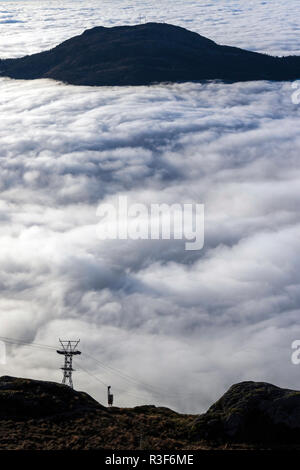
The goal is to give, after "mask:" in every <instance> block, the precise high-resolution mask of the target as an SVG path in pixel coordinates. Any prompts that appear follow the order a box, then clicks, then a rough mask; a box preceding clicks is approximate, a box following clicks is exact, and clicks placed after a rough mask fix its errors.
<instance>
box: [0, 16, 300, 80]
mask: <svg viewBox="0 0 300 470" xmlns="http://www.w3.org/2000/svg"><path fill="white" fill-rule="evenodd" d="M0 70H1V72H0V73H1V75H3V76H8V77H11V78H19V79H36V78H53V79H55V80H60V81H63V82H66V83H70V84H74V85H97V86H101V85H150V84H153V83H158V82H186V81H201V80H215V79H218V80H225V81H242V80H294V79H298V78H300V58H299V57H287V58H278V57H270V56H267V55H264V54H258V53H255V52H249V51H244V50H242V49H238V48H236V47H228V46H220V45H218V44H216V43H215V42H214V41H211V40H210V39H207V38H205V37H203V36H201V35H199V34H197V33H194V32H192V31H188V30H187V29H184V28H181V27H179V26H175V25H171V24H167V23H146V24H140V25H135V26H114V27H112V28H105V27H103V26H98V27H95V28H92V29H89V30H87V31H85V32H84V33H82V34H81V35H79V36H75V37H73V38H71V39H68V40H67V41H65V42H63V43H62V44H60V45H58V46H56V47H55V48H53V49H51V50H49V51H45V52H41V53H39V54H33V55H31V56H26V57H23V58H20V59H7V60H2V61H0Z"/></svg>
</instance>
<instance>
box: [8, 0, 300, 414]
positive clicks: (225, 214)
mask: <svg viewBox="0 0 300 470" xmlns="http://www.w3.org/2000/svg"><path fill="white" fill-rule="evenodd" d="M199 3H200V2H197V4H196V3H195V2H187V6H186V7H185V8H183V7H182V6H181V5H180V2H177V3H175V7H174V9H173V10H172V13H168V11H170V10H168V8H167V6H168V5H169V3H168V2H166V3H165V6H164V7H163V9H162V15H164V14H165V15H167V13H168V14H169V15H171V20H172V22H175V23H177V24H183V25H185V26H188V24H187V20H188V18H191V17H193V18H196V19H195V20H193V22H192V23H191V25H190V27H191V29H195V30H196V29H197V28H198V30H199V32H200V26H199V25H200V19H199V18H201V32H202V33H205V34H206V35H207V36H210V37H212V38H213V39H217V40H220V38H221V31H223V34H224V35H228V34H229V33H231V31H229V30H228V28H225V27H224V28H223V27H222V26H221V24H222V23H221V18H223V21H224V22H226V21H227V22H231V24H232V25H233V28H232V36H231V38H232V41H229V40H227V39H228V38H226V36H224V41H223V42H227V43H233V42H237V41H238V40H240V39H241V37H242V35H243V40H244V41H247V40H249V37H250V36H249V35H247V31H246V32H244V31H243V30H242V29H241V28H242V25H243V21H245V15H246V13H247V12H248V13H249V12H250V13H251V11H252V10H251V8H252V6H251V7H249V6H248V7H247V8H246V7H243V8H242V7H239V8H238V9H237V11H236V12H235V11H234V9H233V8H232V4H233V3H235V4H237V2H224V1H223V2H217V3H218V4H219V7H218V8H217V6H216V2H214V4H209V3H207V5H206V8H204V4H202V5H201V7H200V6H198V4H199ZM253 3H256V2H253ZM257 3H258V2H257ZM122 4H123V3H122ZM229 4H231V9H229V6H228V7H227V5H229ZM30 5H31V3H26V4H25V5H23V6H22V7H21V6H18V4H17V2H16V4H13V3H10V4H8V3H6V2H1V6H2V10H3V12H4V11H5V12H6V13H5V14H4V13H3V12H2V15H4V16H5V15H9V14H10V13H9V11H10V12H11V17H10V21H24V24H25V26H23V24H21V23H20V24H18V23H10V26H9V27H11V26H12V29H11V30H10V31H11V36H10V33H9V32H8V33H7V34H6V35H5V37H4V43H5V41H7V43H6V46H7V49H6V53H7V54H8V55H13V54H14V53H16V55H19V53H20V51H21V52H22V53H24V51H25V49H26V47H28V50H30V51H32V50H34V47H36V45H37V40H36V37H35V41H33V39H34V35H33V31H34V29H35V28H37V29H35V31H36V33H37V32H38V31H43V32H44V33H45V34H44V35H43V40H42V42H41V43H38V47H40V48H41V49H44V48H45V46H46V45H47V46H48V45H49V44H51V43H53V42H55V41H56V40H57V39H58V38H59V39H61V38H62V36H63V35H65V36H66V37H67V36H69V35H72V34H74V32H75V30H76V32H80V31H81V29H84V28H85V27H86V26H91V25H92V24H100V20H99V18H98V16H97V15H100V13H99V11H98V13H97V14H96V12H95V10H94V9H93V7H88V8H86V9H85V7H84V6H83V4H82V3H80V4H79V3H78V4H77V3H75V5H74V7H73V8H72V9H71V10H70V9H66V8H65V7H64V8H63V9H61V10H60V9H58V6H57V4H55V5H54V4H53V5H52V4H50V7H51V8H53V13H52V15H53V16H52V17H51V15H50V13H49V9H50V7H49V9H48V10H47V9H46V8H43V9H41V8H39V9H38V10H35V12H34V13H33V19H32V22H30V23H29V22H28V17H29V13H30V11H31V10H30ZM147 5H148V6H149V5H150V3H148V4H146V7H145V8H147ZM251 5H252V3H251ZM259 5H260V6H259ZM259 5H257V8H258V10H257V15H258V18H260V20H261V21H262V22H263V24H264V25H265V27H266V28H267V27H269V26H270V24H271V20H272V19H273V20H274V18H275V17H276V18H278V21H277V22H275V25H273V27H274V28H277V29H278V31H279V29H280V27H281V12H282V9H281V7H279V6H278V5H279V2H276V1H274V5H275V6H276V8H273V9H271V8H269V9H268V12H269V16H270V18H269V17H268V18H266V19H264V16H263V13H262V11H266V10H263V9H264V8H265V6H264V4H263V3H260V4H259ZM94 8H96V7H94ZM36 11H39V12H40V13H42V16H41V18H40V19H38V16H37V15H38V13H36ZM119 11H120V12H121V13H120V18H118V19H115V20H113V21H114V22H115V23H118V22H119V23H121V22H125V20H124V18H125V19H127V20H126V21H128V22H130V21H131V22H135V20H136V18H135V16H134V15H138V14H139V12H140V4H139V3H136V7H135V8H134V9H132V8H130V7H129V6H127V7H126V8H125V6H124V7H123V9H122V8H120V10H119ZM191 11H193V12H194V15H191V13H190V12H191ZM80 12H81V15H82V16H81V17H80V15H79V13H80ZM133 12H134V14H133ZM155 12H156V13H155ZM164 12H165V13H164ZM198 12H202V13H201V15H200V13H199V14H198ZM196 13H197V14H196ZM204 13H205V14H204ZM252 14H253V17H252V18H253V19H254V18H255V16H254V13H252ZM26 15H27V16H26ZM47 15H50V16H49V22H48V24H49V32H48V33H46V27H45V21H46V20H45V18H46V17H47ZM101 15H102V17H101V18H102V22H101V23H102V24H108V21H109V18H112V17H113V15H112V10H111V9H109V8H108V6H105V8H103V9H102V10H101ZM122 15H123V16H122ZM153 15H154V16H155V15H157V17H158V15H159V11H158V10H154V13H153ZM226 15H227V16H226ZM67 17H68V18H69V19H70V21H69V22H68V28H67V29H66V28H62V27H61V26H62V24H64V22H65V21H66V18H67ZM233 17H237V20H236V21H237V23H235V20H234V21H233ZM250 17H251V14H250ZM217 18H219V21H220V25H219V28H212V27H211V26H209V25H210V24H211V23H210V21H214V25H216V24H217V23H218V22H217ZM287 18H288V16H287ZM8 19H9V18H8V16H6V20H7V21H8ZM176 19H177V20H176ZM173 20H174V21H173ZM175 20H176V21H175ZM3 21H4V20H3ZM197 21H198V23H196V22H197ZM93 22H94V23H93ZM105 22H106V23H105ZM115 23H113V24H115ZM7 24H8V23H5V25H7ZM227 24H228V23H227ZM196 25H198V26H197V28H196V27H195V26H196ZM203 25H206V28H207V30H205V31H204V32H203V31H202V29H203V28H204V26H203ZM223 26H224V25H223ZM252 26H253V22H252ZM5 27H6V28H8V26H5ZM256 27H257V26H255V28H256ZM15 28H16V29H15ZM24 28H25V29H24ZM26 28H27V29H26ZM39 28H40V29H39ZM210 28H212V29H211V31H213V30H214V31H215V37H214V36H213V35H212V34H209V29H210ZM249 28H250V26H249ZM225 29H227V32H224V31H225ZM58 30H60V34H61V36H59V35H58V34H56V33H57V31H58ZM7 31H8V30H7ZM13 31H18V34H17V35H16V34H14V37H15V43H14V44H13V42H12V36H13ZM53 31H54V32H55V34H56V35H54V33H53ZM236 31H239V35H238V34H237V33H236ZM291 31H293V32H294V35H293V39H294V41H293V45H292V46H291V43H290V40H289V37H288V36H286V37H287V40H286V41H285V42H284V43H282V44H280V48H281V50H282V51H285V52H287V51H290V50H292V47H299V49H300V45H299V44H298V45H297V41H298V42H299V39H297V34H296V29H294V30H293V29H291ZM282 34H283V35H284V32H283V33H282ZM218 35H219V36H218ZM282 37H283V36H282ZM247 38H248V39H247ZM254 38H255V40H256V41H257V42H256V47H255V48H256V49H258V50H261V49H263V50H275V48H276V47H278V44H277V45H276V38H275V39H274V35H272V37H270V36H268V34H267V32H266V29H264V30H262V31H261V33H260V34H257V35H256V31H254V33H253V37H252V40H254ZM296 39H297V40H296ZM268 41H271V42H272V43H269V45H268V44H267V43H268ZM21 42H23V45H22V47H23V49H22V47H20V48H19V44H20V43H21ZM33 43H35V46H34V47H33ZM241 45H242V46H243V47H245V43H244V44H241ZM249 46H250V42H249ZM1 47H2V46H1ZM251 48H252V47H251ZM253 48H254V47H253ZM17 51H19V52H18V54H17ZM0 90H1V102H0V112H1V129H0V149H1V150H0V152H1V158H0V166H1V171H0V191H1V198H0V224H1V231H0V247H1V248H0V266H1V270H0V289H1V297H0V315H1V331H2V335H3V336H9V337H15V338H22V339H27V340H28V341H35V342H38V343H45V344H52V345H53V344H54V345H55V341H56V339H57V338H58V337H59V336H60V337H64V336H70V337H80V338H81V345H82V350H83V351H86V352H88V353H90V354H91V355H92V356H95V357H96V358H98V359H99V360H100V361H102V362H103V363H104V364H109V365H111V366H112V367H115V368H117V369H118V370H121V371H123V372H126V374H129V375H130V376H134V377H135V378H137V379H139V380H140V381H141V382H147V383H151V385H152V387H154V388H155V390H150V389H149V387H147V386H143V385H141V384H140V385H139V384H137V383H136V382H134V381H133V380H130V379H128V380H125V379H124V377H121V375H120V374H119V375H118V374H117V375H116V374H115V373H114V372H113V371H112V370H110V369H106V368H104V369H103V368H101V367H100V365H99V364H97V363H95V362H94V361H93V360H92V359H91V358H89V357H85V356H84V355H83V356H82V357H81V358H80V363H79V366H80V365H81V366H82V367H83V368H86V369H87V370H90V369H92V368H95V369H96V370H97V374H98V375H99V378H100V380H102V381H103V382H104V383H106V384H111V385H113V387H114V389H115V391H116V396H117V404H122V405H125V404H126V405H132V404H137V403H145V402H154V403H156V404H163V405H168V406H172V407H175V408H176V409H178V410H182V411H192V412H200V411H202V410H204V409H205V408H206V407H207V406H209V405H210V404H211V403H212V401H213V400H214V399H216V398H217V397H218V396H219V395H220V394H221V393H223V392H224V391H225V389H226V387H228V386H229V385H230V384H232V383H233V382H237V381H241V380H247V379H250V380H251V379H253V380H265V381H271V382H274V383H276V384H278V385H283V386H290V387H298V369H297V368H296V367H295V366H292V365H291V363H290V354H291V351H290V344H291V342H292V340H293V339H295V338H297V336H298V326H297V325H298V317H299V305H300V295H299V292H300V289H299V274H300V266H299V257H298V253H299V248H300V246H299V245H300V237H299V230H300V215H299V209H298V208H299V202H300V192H299V182H300V163H299V157H298V155H299V146H300V137H299V128H300V109H299V106H296V105H294V104H293V103H292V100H291V94H292V92H293V89H292V88H291V85H290V84H289V83H268V82H261V83H243V84H233V85H223V84H221V83H208V84H191V83H187V84H182V85H169V86H168V85H162V86H153V87H138V88H134V87H131V88H101V89H96V88H89V87H72V86H66V85H63V84H59V83H55V82H52V81H48V80H39V81H35V82H30V81H27V82H26V81H13V80H9V79H1V80H0ZM119 194H125V195H128V196H129V197H130V198H131V200H132V201H134V202H148V203H151V202H169V203H172V202H179V203H183V202H186V201H193V202H196V203H204V204H205V211H206V229H205V246H204V249H203V250H202V251H199V252H187V251H185V250H184V246H183V243H182V242H179V241H176V242H175V241H136V242H135V241H100V240H99V239H98V238H97V232H96V227H97V224H98V222H99V220H98V218H97V216H96V209H97V206H98V204H99V202H103V201H106V202H107V201H110V200H113V198H115V197H116V196H117V195H119ZM37 352H38V354H37ZM58 366H59V357H56V355H55V352H52V351H50V352H49V351H42V350H41V351H40V350H38V349H36V350H35V349H30V348H11V347H10V349H9V354H8V363H7V365H6V366H5V367H4V366H1V367H2V370H3V374H4V373H8V374H11V375H27V376H31V377H38V378H50V379H53V380H60V372H59V370H58ZM75 383H76V386H77V388H81V389H84V390H86V391H88V392H90V393H92V394H93V395H94V396H95V397H96V398H98V399H99V400H101V401H104V399H105V388H104V387H103V385H102V384H100V383H97V382H96V381H95V380H94V379H93V378H92V377H89V376H87V375H85V373H84V372H83V371H81V370H80V371H78V372H77V373H76V377H75Z"/></svg>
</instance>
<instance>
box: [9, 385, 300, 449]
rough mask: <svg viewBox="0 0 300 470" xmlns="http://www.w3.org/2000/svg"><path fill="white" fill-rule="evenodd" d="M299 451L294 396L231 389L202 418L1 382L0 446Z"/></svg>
mask: <svg viewBox="0 0 300 470" xmlns="http://www.w3.org/2000/svg"><path fill="white" fill-rule="evenodd" d="M232 448H241V449H245V448H247V449H277V448H288V449H294V448H297V449H298V448H299V449H300V392H298V391H293V390H285V389H281V388H279V387H275V386H274V385H271V384H267V383H263V382H258V383H257V382H242V383H239V384H236V385H233V386H232V387H231V388H230V389H229V390H228V391H227V392H226V393H225V394H224V395H223V397H221V398H220V399H219V400H218V401H217V402H216V403H215V404H214V405H212V406H211V407H210V408H209V410H208V411H207V412H206V413H204V414H202V415H183V414H179V413H176V412H175V411H172V410H170V409H168V408H163V407H155V406H151V405H145V406H138V407H135V408H117V407H112V408H110V409H109V408H106V407H104V406H102V405H100V404H99V403H97V402H96V401H95V400H94V399H93V398H91V397H90V396H89V395H88V394H86V393H83V392H78V391H75V390H72V389H70V388H69V387H67V386H65V385H61V384H57V383H53V382H44V381H39V380H30V379H23V378H15V377H7V376H4V377H1V378H0V449H20V450H21V449H31V450H33V449H37V450H38V449H44V450H51V449H52V450H57V449H73V450H79V449H114V450H117V449H119V450H121V449H130V450H133V449H151V450H152V449H160V450H168V449H170V450H171V449H173V450H175V449H189V450H196V449H199V450H200V449H205V450H206V449H232Z"/></svg>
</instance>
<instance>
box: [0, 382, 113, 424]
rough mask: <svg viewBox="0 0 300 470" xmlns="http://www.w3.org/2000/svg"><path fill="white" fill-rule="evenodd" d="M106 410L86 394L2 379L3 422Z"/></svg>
mask: <svg viewBox="0 0 300 470" xmlns="http://www.w3.org/2000/svg"><path fill="white" fill-rule="evenodd" d="M99 410H106V408H105V407H104V406H102V405H100V404H99V403H98V402H97V401H96V400H94V399H93V398H92V397H90V396H89V395H88V394H86V393H83V392H77V391H75V390H72V389H71V388H69V387H67V386H65V385H62V384H57V383H55V382H44V381H41V380H32V379H21V378H16V377H9V376H3V377H0V419H13V420H16V421H18V420H23V419H29V418H39V419H41V418H46V417H56V418H57V417H59V416H68V417H70V416H71V415H80V414H82V413H87V412H97V411H99Z"/></svg>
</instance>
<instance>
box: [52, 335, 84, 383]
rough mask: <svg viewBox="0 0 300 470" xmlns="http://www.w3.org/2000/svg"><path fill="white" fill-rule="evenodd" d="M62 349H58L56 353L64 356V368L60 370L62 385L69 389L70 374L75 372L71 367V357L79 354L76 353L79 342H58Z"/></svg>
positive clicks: (78, 352) (71, 381)
mask: <svg viewBox="0 0 300 470" xmlns="http://www.w3.org/2000/svg"><path fill="white" fill-rule="evenodd" d="M59 342H60V344H61V346H62V349H58V350H57V353H58V354H63V355H64V356H65V362H64V366H63V367H61V370H62V371H63V379H62V383H63V384H65V385H69V386H70V387H71V388H73V380H72V372H73V371H74V370H75V369H73V367H72V362H73V356H76V355H78V354H81V352H80V351H77V350H76V348H77V345H78V343H79V342H80V339H79V340H76V341H69V340H64V341H63V340H61V339H60V340H59Z"/></svg>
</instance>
